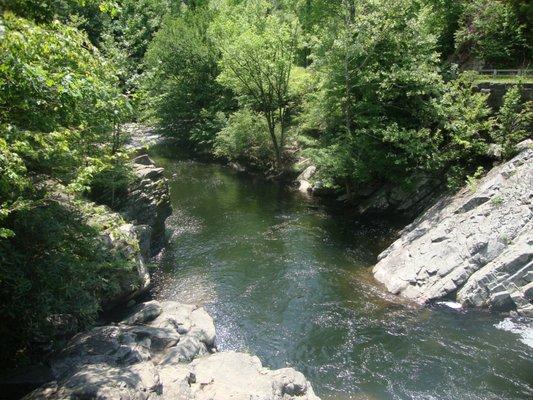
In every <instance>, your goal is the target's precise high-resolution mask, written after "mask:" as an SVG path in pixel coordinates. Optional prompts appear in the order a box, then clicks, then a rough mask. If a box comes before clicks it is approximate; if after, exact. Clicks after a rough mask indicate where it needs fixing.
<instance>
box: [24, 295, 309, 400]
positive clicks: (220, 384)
mask: <svg viewBox="0 0 533 400" xmlns="http://www.w3.org/2000/svg"><path fill="white" fill-rule="evenodd" d="M51 368H52V373H53V376H54V381H53V382H50V383H49V384H47V385H45V386H43V387H41V388H39V389H37V390H35V391H34V392H32V393H30V394H29V395H27V396H26V397H25V398H24V399H25V400H37V399H38V400H45V399H47V400H67V399H98V400H103V399H110V400H111V399H131V400H148V399H164V400H177V399H198V400H208V399H237V400H239V399H242V400H244V399H246V400H248V399H255V400H277V399H279V400H281V399H283V400H291V399H301V400H319V399H318V397H317V396H316V395H315V394H314V392H313V389H312V387H311V384H310V383H309V382H308V381H307V380H306V379H305V377H304V376H303V375H302V374H301V373H299V372H297V371H295V370H294V369H292V368H283V369H279V370H275V371H272V370H269V369H267V368H264V367H263V366H262V365H261V361H259V359H258V358H257V357H254V356H251V355H248V354H244V353H236V352H221V353H217V352H216V349H215V326H214V324H213V320H212V319H211V317H210V316H209V315H208V314H207V312H206V311H205V310H204V309H203V308H198V307H195V306H192V305H187V304H180V303H176V302H171V301H166V302H157V301H151V302H147V303H144V304H140V305H138V306H136V307H134V308H133V309H132V310H131V312H130V313H129V315H128V316H127V317H126V318H125V319H124V320H123V321H122V322H120V323H118V324H115V325H108V326H101V327H97V328H94V329H93V330H91V331H89V332H87V333H81V334H78V335H76V336H75V337H74V338H72V340H71V341H70V342H69V343H68V345H67V346H66V347H65V348H64V349H63V350H62V351H61V352H60V353H59V354H58V355H57V356H56V357H54V358H53V359H52V360H51Z"/></svg>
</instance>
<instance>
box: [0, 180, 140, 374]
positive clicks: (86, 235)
mask: <svg viewBox="0 0 533 400" xmlns="http://www.w3.org/2000/svg"><path fill="white" fill-rule="evenodd" d="M63 191H64V188H63V189H61V190H60V191H59V192H58V193H54V194H53V195H51V196H50V197H47V198H44V199H41V200H40V201H39V203H38V204H37V203H36V204H34V205H33V206H32V207H30V208H26V209H23V210H20V211H14V212H12V213H11V214H10V215H9V217H8V218H7V220H6V221H5V223H6V226H7V228H8V229H9V230H10V231H11V232H13V233H14V235H13V236H12V237H11V238H8V239H2V240H0V316H1V318H2V324H0V335H2V338H3V340H2V343H0V355H1V356H2V359H3V360H4V361H3V366H9V365H12V363H21V362H25V360H26V359H27V358H28V357H29V356H31V354H29V352H30V351H31V348H32V347H33V345H34V344H35V342H44V343H46V341H48V340H50V339H52V335H53V333H54V331H53V329H52V328H53V327H52V326H50V324H49V323H48V319H49V317H50V316H51V315H57V314H68V315H71V316H72V317H74V319H75V321H77V323H78V327H79V328H80V329H83V328H85V327H87V326H88V325H90V324H91V323H92V322H93V321H94V319H95V317H96V315H97V312H98V311H99V309H100V303H101V302H102V300H103V299H109V298H112V297H113V296H114V295H116V294H118V293H120V290H121V287H120V285H119V283H120V282H121V281H124V280H128V279H129V277H131V276H134V275H135V273H134V268H135V261H134V260H133V258H132V257H133V255H131V254H128V252H121V251H120V249H118V248H112V247H109V246H107V245H106V244H105V241H104V240H103V239H102V234H104V232H115V233H114V235H115V236H118V237H120V233H117V232H116V231H117V229H116V228H117V227H118V226H120V225H121V224H123V223H124V221H123V220H122V219H120V218H118V217H115V216H113V215H111V214H108V213H107V211H105V210H104V209H102V208H98V207H94V206H93V205H92V204H90V203H80V202H75V201H72V200H69V199H68V197H65V195H64V194H63V193H61V192H63ZM131 246H133V248H134V249H135V246H136V243H131ZM132 284H133V285H136V284H137V285H138V283H135V282H132Z"/></svg>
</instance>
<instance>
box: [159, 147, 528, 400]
mask: <svg viewBox="0 0 533 400" xmlns="http://www.w3.org/2000/svg"><path fill="white" fill-rule="evenodd" d="M156 160H157V162H158V163H159V164H160V165H162V166H164V167H165V168H166V173H167V175H168V177H169V179H170V183H171V196H172V205H173V208H174V213H173V215H172V216H171V217H170V218H169V220H168V227H169V235H170V240H169V244H168V246H167V248H166V250H165V251H164V253H163V254H162V256H161V259H160V264H161V265H160V267H159V272H157V273H156V278H155V281H156V285H157V286H156V288H155V297H156V298H159V299H171V300H177V301H181V302H189V303H196V304H202V305H204V306H205V307H206V308H207V309H208V311H209V312H210V313H211V315H212V316H213V317H214V319H215V324H216V328H217V345H218V347H219V349H221V350H229V349H231V350H238V351H246V352H250V353H253V354H256V355H258V356H259V357H260V358H261V360H262V362H263V364H264V365H266V366H268V367H271V368H280V367H285V366H293V367H295V368H297V369H298V370H300V371H301V372H303V373H304V374H305V375H306V376H307V378H308V379H309V380H310V381H311V382H312V383H313V386H314V389H315V392H317V394H318V395H320V396H321V397H322V398H323V399H453V400H468V399H484V400H485V399H531V398H533V350H532V349H531V348H530V347H528V345H527V344H526V342H527V335H530V336H529V340H530V344H531V332H532V331H531V326H529V328H528V327H527V325H525V324H524V323H516V321H510V320H508V321H507V322H509V323H510V324H511V325H509V323H508V324H507V325H505V321H504V326H501V325H502V320H503V317H501V316H495V315H489V314H485V313H475V312H468V313H467V312H464V311H460V310H454V309H452V308H449V307H446V306H442V307H434V308H416V307H412V306H409V305H407V304H405V305H399V304H395V303H393V302H391V301H390V300H391V299H390V298H389V297H388V295H387V294H385V293H384V292H383V291H382V289H381V288H379V287H378V286H377V285H376V284H375V282H374V281H373V279H372V275H371V267H372V265H373V263H374V262H375V259H376V255H377V254H378V253H379V252H380V251H381V250H383V249H384V248H385V247H386V246H387V245H388V244H389V243H390V241H391V238H392V235H393V232H394V229H395V226H396V228H397V227H398V226H399V224H400V221H396V222H394V221H386V220H381V221H373V222H372V224H370V223H368V222H366V223H365V222H362V221H358V220H357V219H355V218H353V217H351V216H350V215H349V214H348V213H346V212H342V211H338V208H337V211H336V212H332V210H328V209H326V208H325V207H324V206H320V205H318V204H317V203H316V202H312V201H310V200H308V199H305V198H303V197H301V196H300V195H299V194H297V193H291V192H290V191H287V190H286V189H283V188H280V187H278V186H277V185H275V184H272V183H266V182H263V181H260V180H257V179H252V178H249V177H248V178H247V177H243V176H239V175H238V174H236V173H235V172H233V171H231V170H229V169H227V168H225V167H222V166H218V165H212V164H202V163H198V162H192V161H172V160H169V159H166V158H161V157H156ZM498 324H500V326H498V328H497V327H496V325H498ZM513 324H514V325H513ZM524 339H525V340H524Z"/></svg>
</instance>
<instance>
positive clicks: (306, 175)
mask: <svg viewBox="0 0 533 400" xmlns="http://www.w3.org/2000/svg"><path fill="white" fill-rule="evenodd" d="M315 173H316V167H315V166H314V165H310V166H309V167H307V168H306V169H305V170H304V171H303V172H302V173H301V174H300V175H299V176H298V178H297V179H296V180H298V181H308V180H309V179H311V178H312V177H313V176H314V175H315Z"/></svg>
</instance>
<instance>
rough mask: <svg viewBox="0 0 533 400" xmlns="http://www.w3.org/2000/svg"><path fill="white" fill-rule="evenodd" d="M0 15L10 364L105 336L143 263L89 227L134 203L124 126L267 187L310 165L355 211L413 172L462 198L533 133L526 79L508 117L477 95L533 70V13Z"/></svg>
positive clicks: (1, 301) (134, 2)
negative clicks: (89, 332) (54, 322)
mask: <svg viewBox="0 0 533 400" xmlns="http://www.w3.org/2000/svg"><path fill="white" fill-rule="evenodd" d="M0 7H1V9H2V10H1V12H2V14H1V17H0V316H1V318H2V320H3V322H2V324H1V326H0V334H1V335H2V337H3V341H2V344H1V346H2V348H1V353H2V357H3V359H4V360H7V361H6V363H5V364H4V365H3V367H6V368H8V367H9V366H11V365H14V364H24V363H25V362H28V360H29V359H31V357H32V346H33V345H34V343H35V342H36V341H37V342H40V343H42V342H46V341H47V340H48V338H49V337H50V336H51V332H50V331H49V329H50V327H49V318H50V316H51V315H57V314H69V315H73V316H74V317H75V319H76V320H77V323H78V325H79V327H80V329H82V328H84V327H89V326H91V325H92V324H93V323H94V321H95V319H96V317H97V316H98V313H99V312H100V311H101V302H102V301H103V299H106V298H109V297H112V296H113V294H114V293H116V292H117V291H118V288H117V283H116V281H117V277H118V276H120V275H121V274H124V272H125V271H127V270H128V269H131V268H133V267H132V265H131V262H130V261H131V260H129V259H128V257H127V256H124V255H117V254H115V253H113V252H111V251H102V247H101V244H100V242H99V239H98V238H99V235H100V231H101V229H103V228H102V226H100V225H94V224H93V225H90V224H86V223H84V218H85V217H84V212H85V213H92V214H94V213H98V212H100V211H98V210H100V209H99V208H98V206H101V205H105V206H106V207H108V208H109V209H112V210H118V209H120V207H121V204H120V203H121V196H123V194H124V193H126V192H127V187H128V185H129V183H130V182H131V179H132V176H131V170H130V166H129V164H128V159H129V154H128V151H127V150H126V148H125V147H124V143H125V140H126V135H125V132H124V130H123V124H125V123H127V122H132V121H135V122H141V123H143V124H148V125H153V126H156V127H157V129H158V130H159V131H160V132H162V133H163V134H164V135H165V136H168V137H172V138H173V139H174V140H175V141H176V143H178V144H179V146H180V147H181V148H182V149H184V150H185V151H187V152H188V153H190V154H191V156H195V157H203V158H206V159H209V160H213V161H216V162H235V163H239V164H240V165H243V166H244V167H245V168H246V169H247V170H250V171H253V172H255V173H259V174H262V175H265V176H267V177H269V178H270V179H286V178H287V177H294V175H295V174H297V173H298V163H299V162H300V161H301V160H310V162H311V163H312V164H313V165H315V166H316V167H317V179H319V180H320V181H321V182H322V184H323V186H324V188H325V189H326V190H328V191H330V192H333V193H336V194H347V195H348V197H350V196H352V195H356V194H357V192H358V190H361V189H362V188H364V187H365V186H368V185H382V184H394V185H399V186H402V185H403V186H407V187H408V186H409V185H411V184H412V183H413V182H412V181H413V177H415V176H419V174H424V175H425V176H436V177H439V178H441V179H443V181H445V182H446V185H447V186H448V188H449V189H450V190H456V189H458V188H459V187H461V186H463V185H464V184H465V182H467V181H468V180H469V179H470V178H472V177H476V176H479V175H480V174H482V173H483V171H484V170H486V168H487V167H488V166H490V165H491V163H492V161H493V160H492V159H491V158H490V157H489V156H488V155H487V154H488V151H489V148H490V147H491V146H494V145H498V146H499V147H500V148H501V149H502V153H503V157H504V158H508V157H511V156H512V155H513V151H514V145H515V144H516V143H518V142H520V141H522V140H524V139H526V138H528V137H531V131H532V124H533V104H532V103H531V102H526V101H524V99H522V95H521V93H522V91H521V87H522V85H524V84H526V83H528V82H527V80H528V79H530V78H528V77H524V78H520V77H513V79H512V83H514V85H510V86H512V87H510V88H509V89H508V90H507V94H506V95H505V97H504V99H503V105H502V106H501V107H500V108H499V109H498V110H495V109H493V108H491V107H490V106H489V104H488V102H487V100H488V94H487V93H484V92H482V91H480V90H478V85H479V84H480V82H483V81H484V80H485V79H490V78H486V77H484V76H483V75H480V74H479V73H478V71H479V70H482V69H521V70H524V69H528V68H530V64H531V60H532V59H533V48H532V43H533V30H532V27H533V21H532V20H533V5H532V3H531V2H530V1H527V0H468V1H467V0H459V1H457V0H396V1H390V0H357V1H356V0H334V1H331V0H248V1H246V0H187V1H186V0H183V1H179V0H1V1H0ZM64 198H68V199H70V200H69V206H68V207H66V206H64V205H62V204H61V199H64ZM88 201H90V203H88ZM89 204H90V205H89ZM87 208H90V210H87ZM80 210H81V211H80ZM113 223H115V222H110V221H104V222H101V224H103V225H109V224H113ZM36 338H38V339H36Z"/></svg>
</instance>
